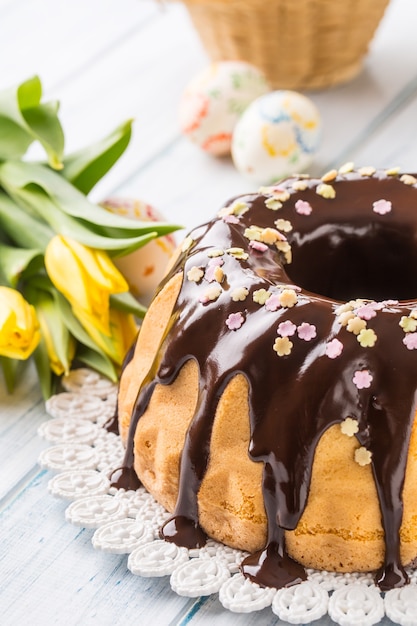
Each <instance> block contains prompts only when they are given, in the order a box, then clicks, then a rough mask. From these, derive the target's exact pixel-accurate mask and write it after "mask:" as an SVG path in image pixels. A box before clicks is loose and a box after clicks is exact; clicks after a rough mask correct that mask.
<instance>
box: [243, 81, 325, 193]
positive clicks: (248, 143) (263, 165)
mask: <svg viewBox="0 0 417 626" xmlns="http://www.w3.org/2000/svg"><path fill="white" fill-rule="evenodd" d="M320 138H321V120H320V114H319V111H318V109H317V107H316V106H315V104H314V103H313V102H312V101H311V100H310V99H309V98H307V97H306V96H304V95H302V94H300V93H297V92H295V91H273V92H271V93H268V94H266V95H263V96H261V97H259V98H257V99H256V100H255V101H254V102H252V104H251V105H250V106H249V107H248V108H247V109H246V111H245V112H244V113H243V115H242V117H241V118H240V120H239V122H238V123H237V124H236V128H235V131H234V134H233V141H232V158H233V162H234V164H235V166H236V168H237V169H238V170H239V172H241V173H242V174H244V175H245V176H247V177H248V178H250V179H251V180H253V181H255V182H256V183H257V184H269V183H272V182H274V181H276V180H278V179H280V178H284V177H286V176H290V175H291V174H295V173H300V172H303V171H305V170H306V169H307V168H308V167H309V166H310V165H311V162H312V160H313V157H314V154H315V153H316V152H317V150H318V147H319V144H320Z"/></svg>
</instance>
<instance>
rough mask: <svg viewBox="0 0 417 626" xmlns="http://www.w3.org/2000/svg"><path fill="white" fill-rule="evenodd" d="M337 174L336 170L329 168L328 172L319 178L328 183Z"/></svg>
mask: <svg viewBox="0 0 417 626" xmlns="http://www.w3.org/2000/svg"><path fill="white" fill-rule="evenodd" d="M337 174H338V171H337V170H329V171H328V172H326V173H325V174H323V176H322V177H321V179H322V181H323V182H324V183H330V182H332V180H335V178H337Z"/></svg>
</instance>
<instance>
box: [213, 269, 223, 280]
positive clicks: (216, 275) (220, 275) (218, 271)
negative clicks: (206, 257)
mask: <svg viewBox="0 0 417 626" xmlns="http://www.w3.org/2000/svg"><path fill="white" fill-rule="evenodd" d="M214 280H215V281H216V282H218V283H221V282H223V280H224V272H223V270H222V268H221V267H219V266H217V267H216V268H215V270H214Z"/></svg>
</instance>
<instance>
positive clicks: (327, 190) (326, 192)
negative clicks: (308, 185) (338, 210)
mask: <svg viewBox="0 0 417 626" xmlns="http://www.w3.org/2000/svg"><path fill="white" fill-rule="evenodd" d="M316 193H317V194H318V195H319V196H322V197H323V198H327V199H328V200H332V199H333V198H335V197H336V191H335V190H334V187H332V186H331V185H326V183H322V184H321V185H318V186H317V189H316Z"/></svg>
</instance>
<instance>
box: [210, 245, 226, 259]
mask: <svg viewBox="0 0 417 626" xmlns="http://www.w3.org/2000/svg"><path fill="white" fill-rule="evenodd" d="M223 254H224V250H220V248H215V249H214V250H210V251H209V252H207V256H209V257H210V258H212V259H214V258H215V257H217V256H223Z"/></svg>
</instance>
